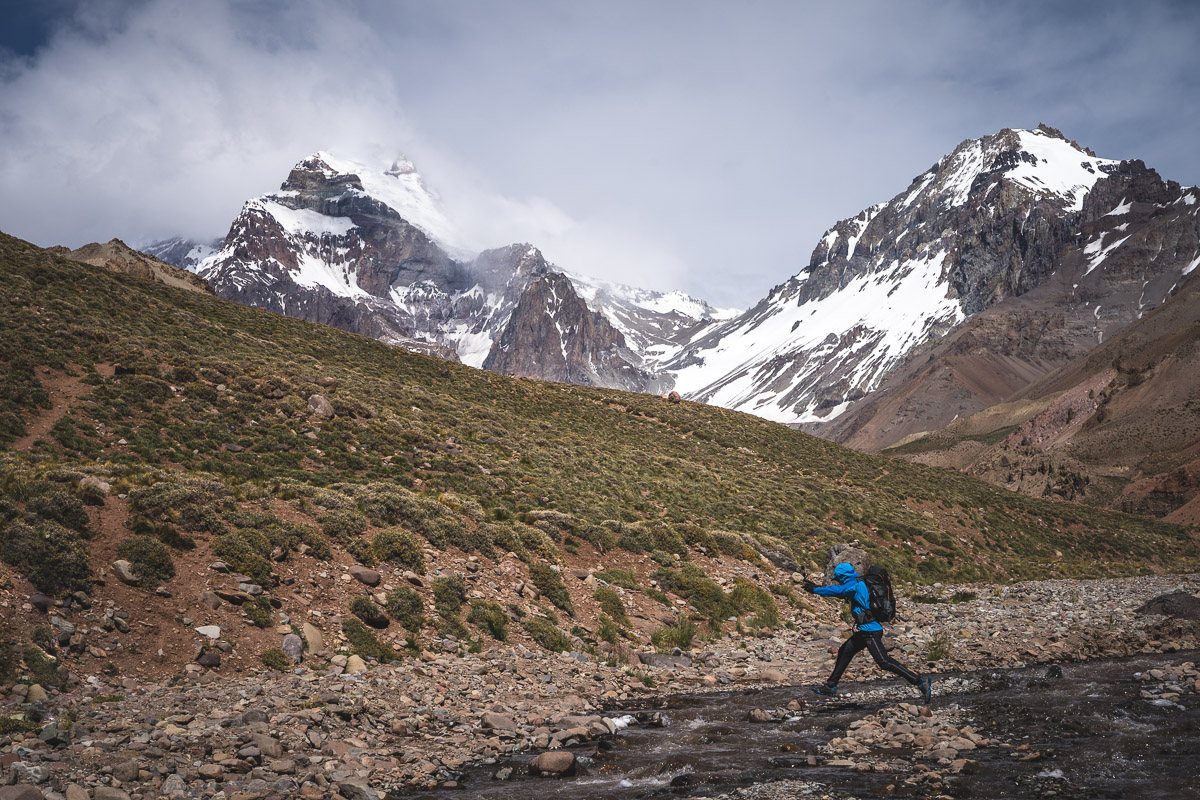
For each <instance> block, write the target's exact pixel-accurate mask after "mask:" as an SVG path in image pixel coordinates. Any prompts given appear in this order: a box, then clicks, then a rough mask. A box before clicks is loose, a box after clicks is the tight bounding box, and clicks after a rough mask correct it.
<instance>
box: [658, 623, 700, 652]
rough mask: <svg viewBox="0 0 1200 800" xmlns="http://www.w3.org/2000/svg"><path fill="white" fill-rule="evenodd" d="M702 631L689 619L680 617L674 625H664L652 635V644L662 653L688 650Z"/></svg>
mask: <svg viewBox="0 0 1200 800" xmlns="http://www.w3.org/2000/svg"><path fill="white" fill-rule="evenodd" d="M699 631H700V629H699V628H698V627H697V626H696V623H694V622H692V621H691V619H689V618H688V617H680V618H679V620H678V621H677V622H676V623H675V624H674V625H664V626H663V627H661V628H659V629H658V630H656V631H655V632H654V633H652V634H650V643H651V644H653V645H654V647H655V648H656V649H658V650H659V651H660V652H669V651H670V650H672V649H674V648H676V647H678V648H679V649H680V650H687V649H688V648H690V647H691V646H692V639H694V638H695V637H696V634H697V633H699Z"/></svg>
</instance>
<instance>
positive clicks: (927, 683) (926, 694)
mask: <svg viewBox="0 0 1200 800" xmlns="http://www.w3.org/2000/svg"><path fill="white" fill-rule="evenodd" d="M917 688H918V689H919V690H920V691H921V699H923V700H924V701H925V705H929V703H930V701H931V700H933V678H931V677H929V676H928V675H926V676H925V677H924V678H921V680H920V681H918V682H917Z"/></svg>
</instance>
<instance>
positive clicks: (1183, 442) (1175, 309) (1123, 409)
mask: <svg viewBox="0 0 1200 800" xmlns="http://www.w3.org/2000/svg"><path fill="white" fill-rule="evenodd" d="M1198 280H1200V279H1198V278H1197V276H1196V275H1195V274H1189V275H1188V276H1185V277H1184V278H1183V279H1182V281H1181V282H1180V285H1179V286H1178V288H1177V289H1176V291H1174V292H1172V293H1171V294H1170V295H1169V296H1168V298H1167V299H1166V300H1165V301H1164V302H1163V303H1161V304H1160V305H1158V306H1157V307H1156V308H1154V309H1152V310H1147V311H1146V313H1145V314H1144V316H1142V317H1141V318H1140V319H1138V320H1136V321H1134V322H1133V323H1131V324H1130V325H1128V326H1127V327H1126V328H1125V329H1123V330H1121V331H1119V332H1118V333H1117V334H1116V335H1114V336H1113V337H1112V338H1110V339H1107V340H1106V341H1105V342H1104V344H1102V345H1100V346H1098V347H1095V348H1093V349H1092V350H1090V351H1089V352H1087V353H1084V354H1083V355H1081V356H1079V357H1077V358H1075V359H1072V360H1070V361H1068V362H1067V363H1066V364H1064V365H1063V366H1061V367H1060V368H1059V369H1057V370H1055V371H1053V372H1051V373H1050V374H1048V375H1046V376H1045V377H1043V378H1042V379H1041V380H1039V381H1037V382H1036V383H1033V384H1032V385H1030V386H1028V387H1026V388H1025V389H1024V390H1023V391H1022V392H1021V393H1020V394H1018V395H1017V396H1016V397H1015V398H1014V399H1012V400H1011V401H1010V402H1007V403H1002V404H999V405H995V406H992V407H990V408H987V409H984V410H982V411H980V412H978V413H976V414H973V415H970V416H965V417H963V418H962V419H959V420H955V421H954V422H952V423H951V424H949V425H947V426H945V427H943V428H941V429H940V430H937V431H932V432H928V433H923V434H922V435H919V436H913V437H910V438H909V439H908V440H906V441H905V442H903V443H901V444H900V445H898V446H897V447H895V448H892V449H891V450H889V451H888V452H889V453H893V454H895V455H897V456H901V457H904V458H908V459H910V460H913V461H920V462H922V463H926V464H932V465H937V466H945V467H953V468H955V469H960V470H963V471H965V472H967V473H968V474H971V475H974V476H976V477H980V478H983V479H985V480H987V481H990V482H992V483H996V484H999V485H1001V486H1004V487H1005V488H1008V489H1012V490H1015V491H1020V492H1024V493H1026V494H1032V495H1035V496H1050V497H1060V498H1063V499H1067V500H1072V501H1075V502H1082V503H1089V504H1093V505H1100V506H1108V507H1110V508H1115V509H1118V510H1121V511H1125V512H1128V513H1134V514H1143V515H1149V516H1158V517H1165V518H1166V519H1167V520H1169V521H1172V522H1179V523H1182V524H1198V523H1200V381H1197V380H1196V376H1197V375H1200V283H1198Z"/></svg>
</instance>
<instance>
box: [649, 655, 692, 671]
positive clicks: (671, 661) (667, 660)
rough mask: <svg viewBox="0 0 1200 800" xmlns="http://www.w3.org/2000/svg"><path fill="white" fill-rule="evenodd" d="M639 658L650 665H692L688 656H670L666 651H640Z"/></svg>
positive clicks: (682, 666) (683, 666) (681, 666)
mask: <svg viewBox="0 0 1200 800" xmlns="http://www.w3.org/2000/svg"><path fill="white" fill-rule="evenodd" d="M638 660H639V661H641V662H642V663H643V664H645V665H646V666H648V667H680V668H686V667H690V666H691V665H692V660H691V659H690V658H688V657H687V656H670V655H667V654H665V653H638Z"/></svg>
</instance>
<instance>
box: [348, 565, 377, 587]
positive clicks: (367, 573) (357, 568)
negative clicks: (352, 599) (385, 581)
mask: <svg viewBox="0 0 1200 800" xmlns="http://www.w3.org/2000/svg"><path fill="white" fill-rule="evenodd" d="M350 575H351V576H352V577H354V578H356V579H358V580H359V581H361V582H362V583H365V584H366V585H367V586H378V585H379V581H380V575H379V573H378V572H376V571H375V570H373V569H369V568H367V567H364V566H362V565H361V564H355V565H354V566H353V567H351V568H350Z"/></svg>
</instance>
